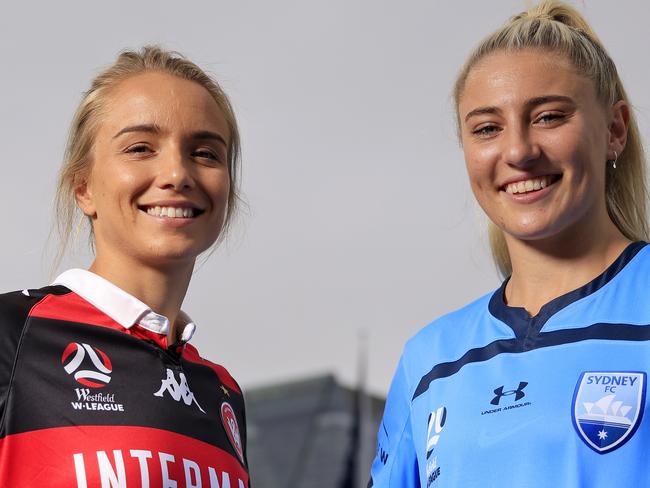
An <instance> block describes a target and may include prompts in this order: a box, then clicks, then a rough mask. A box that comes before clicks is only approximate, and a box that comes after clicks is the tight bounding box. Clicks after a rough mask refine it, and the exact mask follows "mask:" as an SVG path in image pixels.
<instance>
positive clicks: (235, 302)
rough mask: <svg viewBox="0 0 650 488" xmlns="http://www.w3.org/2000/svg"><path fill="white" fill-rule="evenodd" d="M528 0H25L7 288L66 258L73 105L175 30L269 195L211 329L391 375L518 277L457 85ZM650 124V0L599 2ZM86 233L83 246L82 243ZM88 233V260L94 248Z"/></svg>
mask: <svg viewBox="0 0 650 488" xmlns="http://www.w3.org/2000/svg"><path fill="white" fill-rule="evenodd" d="M523 7H524V2H523V0H502V1H499V2H477V1H469V0H463V1H453V2H451V1H448V2H442V1H431V0H430V1H416V0H411V1H400V2H397V1H392V2H390V1H387V0H372V1H371V0H358V1H350V0H328V1H320V2H316V1H291V0H277V1H274V2H267V1H261V0H257V1H246V0H242V1H222V0H217V1H212V2H199V1H189V2H184V3H183V4H181V3H179V2H169V1H163V2H160V1H156V2H154V1H151V0H143V1H138V2H126V1H112V2H101V3H100V2H91V3H89V2H82V1H80V0H75V1H64V2H41V3H40V4H39V3H35V2H22V3H21V2H5V3H3V4H2V8H1V10H0V55H1V63H2V70H1V73H2V75H1V76H0V88H1V89H0V141H1V142H2V146H1V147H2V156H1V157H2V175H3V178H2V183H3V184H2V193H1V197H0V201H1V202H2V205H3V208H4V212H3V213H4V218H3V231H2V240H1V241H0V242H1V243H0V251H1V252H2V254H1V256H2V258H1V259H2V273H0V289H2V290H9V289H16V288H22V287H28V286H29V287H35V286H38V285H40V284H43V283H45V282H46V281H47V280H48V279H49V278H48V275H49V268H48V262H49V259H50V258H49V257H48V256H47V255H46V256H45V257H44V258H43V257H42V256H43V248H44V245H45V243H46V239H47V235H48V232H49V228H50V224H51V221H52V210H51V208H52V207H51V202H52V197H53V188H54V178H55V174H56V171H57V168H58V166H59V163H60V160H61V154H62V150H63V145H64V139H65V135H66V128H67V124H68V122H69V120H70V117H71V115H72V112H73V110H74V108H75V105H76V103H77V101H78V100H79V97H80V94H81V92H82V91H83V90H84V89H85V88H86V87H87V86H88V83H89V81H90V79H91V77H92V76H93V74H94V73H96V72H97V70H98V69H99V68H101V67H102V66H104V65H106V64H108V63H110V62H111V60H112V59H113V58H114V57H115V55H116V53H117V52H118V51H119V50H120V49H122V48H124V47H137V46H140V45H142V44H144V43H152V42H156V43H161V44H163V45H164V46H166V47H168V48H173V49H177V50H179V51H181V52H184V53H185V54H187V55H188V56H190V57H191V58H192V59H193V60H195V61H196V62H198V63H199V64H200V65H202V66H203V67H205V68H207V69H208V70H210V71H211V72H212V73H214V74H215V75H216V76H217V78H218V79H220V80H221V81H222V83H223V85H224V87H225V88H226V90H227V91H228V93H229V94H230V95H231V97H232V99H233V102H234V105H235V108H236V110H237V113H238V116H239V120H240V123H241V127H242V133H243V145H244V154H243V156H244V178H243V191H244V195H245V197H246V199H247V200H248V203H249V205H250V212H249V214H248V215H244V216H243V218H242V219H241V223H240V224H239V225H238V226H237V229H236V232H235V233H234V235H233V236H232V238H231V239H230V240H229V241H228V242H227V244H226V245H225V246H223V247H222V248H221V249H220V250H219V251H218V252H217V253H216V254H215V255H213V256H212V257H211V258H210V259H209V260H208V261H207V262H206V263H205V264H204V265H203V266H202V267H201V268H200V269H199V270H198V271H197V273H196V277H195V279H194V282H193V284H192V287H191V289H190V293H189V295H188V298H187V300H186V303H185V308H186V310H187V311H188V312H189V313H190V314H191V315H192V316H193V317H194V318H195V320H196V321H197V323H198V324H199V332H198V334H197V337H196V341H195V342H196V344H197V346H198V347H199V348H200V350H201V351H202V353H203V354H204V355H206V356H208V357H210V358H211V359H213V360H215V361H217V362H220V363H222V364H224V365H225V366H226V367H228V368H229V369H230V370H231V372H232V373H233V374H234V375H235V376H236V377H237V378H238V379H239V380H240V382H241V383H242V384H243V385H244V386H252V385H258V384H263V383H268V382H271V381H275V380H278V379H281V378H287V377H298V376H302V375H304V374H310V373H315V372H320V371H326V370H327V371H334V372H335V373H337V374H338V375H339V376H340V377H341V378H342V379H343V380H344V381H347V382H351V381H353V380H354V371H355V363H354V361H355V349H356V341H357V331H358V330H359V329H365V330H367V332H368V334H369V336H370V339H369V341H370V354H371V356H370V371H369V384H370V387H371V389H373V390H375V391H377V392H385V390H386V389H387V387H388V384H389V381H390V377H391V375H392V371H393V369H394V367H395V364H396V362H397V359H398V357H399V354H400V350H401V347H402V344H403V343H404V341H405V340H406V339H407V338H408V337H409V336H410V335H412V334H413V333H414V332H415V331H416V330H417V329H418V328H420V327H421V326H423V325H425V324H426V323H427V322H429V321H430V320H432V319H433V318H435V317H436V316H438V315H440V314H442V313H444V312H447V311H450V310H452V309H454V308H455V307H458V306H461V305H462V304H463V303H466V302H467V301H469V300H470V299H472V298H474V297H477V296H478V295H480V294H483V293H486V292H487V291H489V290H490V289H492V288H494V287H495V286H497V284H498V280H497V277H496V274H495V272H494V270H493V267H492V265H491V263H490V261H489V257H488V253H487V251H486V249H485V248H486V246H485V243H484V237H483V234H482V232H483V231H482V218H481V217H480V213H479V211H478V210H477V209H476V206H475V204H474V203H473V199H472V196H471V194H470V192H469V190H468V185H467V183H466V181H465V173H464V167H463V160H462V155H461V152H460V150H459V147H458V144H457V142H456V139H455V135H454V128H453V110H452V106H451V103H450V100H449V93H450V90H451V85H452V83H453V80H454V76H455V73H456V71H457V69H458V68H459V66H460V64H461V63H462V61H463V59H464V57H465V55H466V54H467V53H468V51H469V49H470V48H471V46H472V45H473V44H475V43H476V42H477V41H478V39H479V38H480V37H482V36H483V35H485V34H487V33H488V32H489V31H491V30H492V29H494V28H495V27H497V26H498V25H499V24H500V23H501V22H502V21H503V20H504V19H506V18H507V17H508V16H510V15H511V14H514V13H515V12H517V11H519V10H521V9H522V8H523ZM579 8H580V9H581V10H582V11H584V12H585V14H586V15H587V17H588V18H589V19H590V20H591V21H592V22H593V24H594V26H595V28H596V30H597V31H598V32H599V34H600V35H601V37H602V39H603V41H604V43H605V45H606V46H607V47H608V48H609V50H610V52H611V54H612V56H613V58H614V59H615V61H616V62H617V64H618V67H619V70H620V72H621V73H622V76H623V79H624V80H625V82H626V84H627V88H628V91H629V93H630V95H631V97H632V100H633V101H634V102H635V104H636V108H637V111H638V112H637V113H638V114H639V117H640V122H641V126H642V130H643V133H644V134H645V135H646V138H647V136H648V128H649V125H648V113H649V110H650V94H649V93H648V90H647V84H648V80H649V79H650V77H649V74H650V73H649V71H650V67H649V63H648V58H647V48H648V45H649V42H650V34H648V29H647V24H648V20H649V18H650V15H649V12H648V3H647V2H646V1H644V0H636V1H625V2H623V1H622V2H616V3H613V2H604V1H596V0H593V1H585V2H581V3H580V4H579ZM82 247H83V246H82ZM88 263H89V257H88V256H87V254H86V255H84V253H80V254H77V255H76V256H72V257H71V258H70V259H69V260H68V264H71V265H76V266H87V265H88Z"/></svg>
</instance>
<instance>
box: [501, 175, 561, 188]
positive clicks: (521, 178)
mask: <svg viewBox="0 0 650 488" xmlns="http://www.w3.org/2000/svg"><path fill="white" fill-rule="evenodd" d="M544 176H547V177H549V178H550V179H551V180H553V183H551V185H553V184H554V183H557V181H558V180H560V179H561V178H562V173H530V174H525V175H517V176H513V177H512V178H508V179H507V180H504V181H503V182H502V183H501V184H500V185H499V190H500V191H505V189H506V187H507V186H508V185H510V184H512V183H519V182H520V181H527V180H534V179H537V178H542V177H544ZM551 185H549V186H551Z"/></svg>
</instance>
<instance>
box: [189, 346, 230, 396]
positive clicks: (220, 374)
mask: <svg viewBox="0 0 650 488" xmlns="http://www.w3.org/2000/svg"><path fill="white" fill-rule="evenodd" d="M183 358H184V359H186V360H187V361H190V362H192V363H195V364H201V365H203V366H207V367H208V368H210V369H211V370H212V371H214V373H215V374H216V375H217V378H219V381H221V383H223V384H224V385H225V386H227V387H228V388H230V389H231V390H234V391H235V392H237V393H239V394H241V388H240V387H239V384H238V383H237V381H235V378H233V377H232V375H231V374H230V373H229V372H228V370H227V369H226V368H224V367H223V366H221V365H220V364H217V363H214V362H212V361H210V360H208V359H205V358H203V357H202V356H201V355H200V354H199V351H198V349H197V348H196V347H194V346H193V345H192V344H189V343H188V344H185V350H184V351H183Z"/></svg>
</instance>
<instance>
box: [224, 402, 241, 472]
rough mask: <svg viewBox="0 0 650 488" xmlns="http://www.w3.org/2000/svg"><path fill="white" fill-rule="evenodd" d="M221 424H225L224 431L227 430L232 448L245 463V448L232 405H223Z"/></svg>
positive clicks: (226, 403) (225, 403)
mask: <svg viewBox="0 0 650 488" xmlns="http://www.w3.org/2000/svg"><path fill="white" fill-rule="evenodd" d="M221 422H222V423H223V427H224V429H226V435H227V436H228V440H229V441H230V444H232V447H233V448H234V449H235V451H236V452H237V455H238V456H239V459H240V460H241V462H242V463H243V462H244V448H243V446H242V443H241V434H240V433H239V424H237V417H235V410H234V409H233V408H232V405H230V403H228V402H223V403H222V404H221Z"/></svg>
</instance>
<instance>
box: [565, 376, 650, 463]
mask: <svg viewBox="0 0 650 488" xmlns="http://www.w3.org/2000/svg"><path fill="white" fill-rule="evenodd" d="M646 384H647V383H646V374H645V373H643V372H632V371H585V372H584V373H582V375H580V379H579V380H578V384H577V385H576V391H575V394H574V395H573V405H572V408H571V416H572V417H573V425H574V427H575V428H576V431H577V432H578V435H579V436H580V438H581V439H582V440H583V441H584V442H585V444H587V445H588V446H589V447H590V448H591V449H593V450H594V451H596V452H597V453H599V454H605V453H607V452H610V451H613V450H614V449H618V448H619V447H621V446H622V445H623V444H625V443H626V442H627V441H629V440H630V439H631V438H632V436H633V435H634V433H635V432H636V429H637V428H638V427H639V424H641V419H642V417H643V409H644V407H645V390H646Z"/></svg>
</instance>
